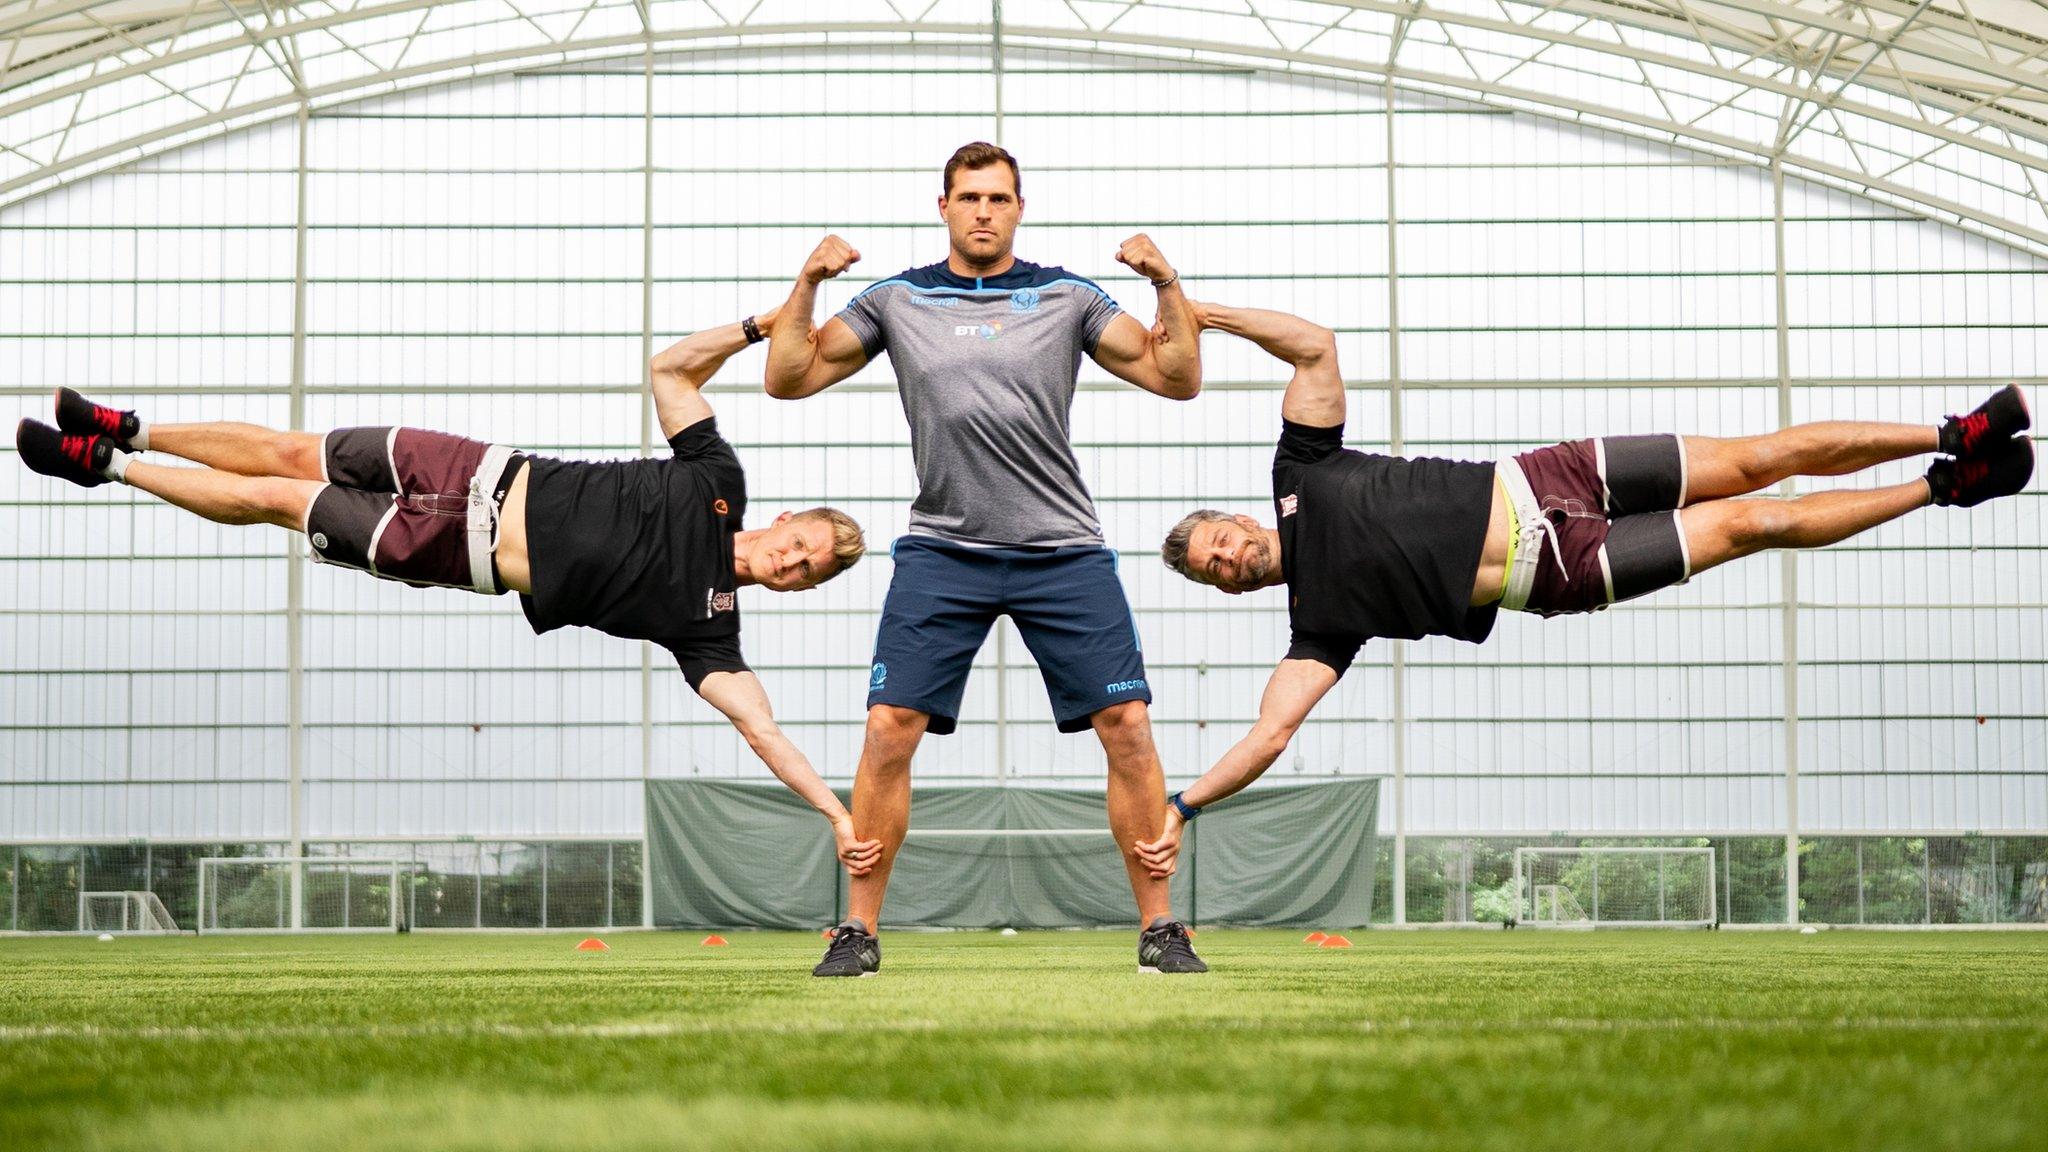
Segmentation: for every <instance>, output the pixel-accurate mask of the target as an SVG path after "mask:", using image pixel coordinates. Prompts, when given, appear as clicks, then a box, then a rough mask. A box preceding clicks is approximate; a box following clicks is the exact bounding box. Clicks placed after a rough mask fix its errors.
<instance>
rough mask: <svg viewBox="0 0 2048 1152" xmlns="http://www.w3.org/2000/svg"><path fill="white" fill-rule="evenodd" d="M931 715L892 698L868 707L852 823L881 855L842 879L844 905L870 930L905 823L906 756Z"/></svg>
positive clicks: (876, 924)
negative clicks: (892, 701) (879, 844)
mask: <svg viewBox="0 0 2048 1152" xmlns="http://www.w3.org/2000/svg"><path fill="white" fill-rule="evenodd" d="M931 721H932V718H931V717H930V716H927V715H925V714H924V713H922V712H918V711H916V710H914V709H910V708H898V707H896V706H895V705H893V704H877V705H875V706H874V707H872V708H870V709H868V725H867V739H866V741H865V742H864V743H863V744H862V745H861V752H860V767H859V769H858V770H857V771H856V772H855V774H854V777H853V826H854V832H855V834H857V835H858V836H859V837H860V838H861V839H863V840H880V841H881V842H882V855H881V858H880V859H878V860H876V862H875V866H874V868H873V869H872V870H870V871H869V872H868V874H867V875H865V876H855V877H852V878H851V879H850V880H849V881H848V883H847V897H846V911H847V915H848V916H849V917H851V918H852V919H855V920H859V921H860V922H861V923H862V924H864V925H866V926H867V930H868V931H870V932H877V931H880V930H881V917H882V897H883V896H884V895H886V894H887V893H888V890H889V871H890V869H891V868H893V867H895V864H896V852H897V850H898V849H900V848H902V847H903V836H904V833H906V832H908V831H909V829H910V758H911V756H912V755H913V754H914V753H915V752H916V751H917V745H918V742H919V741H921V740H923V739H924V730H925V728H926V727H927V726H928V725H930V724H931Z"/></svg>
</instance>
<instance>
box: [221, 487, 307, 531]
mask: <svg viewBox="0 0 2048 1152" xmlns="http://www.w3.org/2000/svg"><path fill="white" fill-rule="evenodd" d="M314 491H316V489H314V488H309V487H308V486H307V485H306V482H305V481H303V480H290V479H286V478H285V477H282V476H251V477H249V478H247V479H245V480H243V481H242V482H241V483H239V484H237V485H236V487H235V497H236V499H235V506H236V513H235V517H234V521H233V522H234V523H237V524H277V525H280V526H282V527H285V528H290V529H293V530H295V531H299V532H303V531H305V530H306V505H307V503H308V502H309V498H310V496H311V494H312V493H313V492H314Z"/></svg>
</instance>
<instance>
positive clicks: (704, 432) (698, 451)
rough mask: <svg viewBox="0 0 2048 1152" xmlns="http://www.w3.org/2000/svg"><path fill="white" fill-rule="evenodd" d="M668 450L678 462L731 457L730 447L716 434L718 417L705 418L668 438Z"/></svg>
mask: <svg viewBox="0 0 2048 1152" xmlns="http://www.w3.org/2000/svg"><path fill="white" fill-rule="evenodd" d="M668 446H669V450H670V451H672V452H674V453H675V454H676V459H678V460H701V459H703V458H705V457H707V456H731V455H732V454H733V451H732V445H731V444H728V443H726V440H725V437H723V436H720V435H719V434H718V417H716V416H706V417H705V418H703V419H702V420H699V421H697V422H696V423H695V424H692V425H690V426H689V427H688V428H685V429H683V430H682V431H681V432H678V433H676V434H675V435H673V436H671V437H669V438H668Z"/></svg>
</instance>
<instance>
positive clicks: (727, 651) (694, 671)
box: [660, 633, 752, 692]
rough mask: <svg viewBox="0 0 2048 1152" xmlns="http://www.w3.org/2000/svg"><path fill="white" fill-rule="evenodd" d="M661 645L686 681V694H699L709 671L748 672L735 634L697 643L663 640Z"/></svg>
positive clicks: (693, 641)
mask: <svg viewBox="0 0 2048 1152" xmlns="http://www.w3.org/2000/svg"><path fill="white" fill-rule="evenodd" d="M660 643H661V646H662V647H663V648H666V649H668V652H669V655H671V656H673V657H675V658H676V666H677V667H679V668H681V669H682V670H683V679H685V680H688V681H689V682H690V691H692V692H702V691H703V684H704V678H705V677H706V676H709V675H711V674H712V673H713V672H748V671H752V669H749V668H748V667H747V661H746V658H745V657H743V656H741V655H740V638H739V634H738V633H734V634H732V635H730V636H707V637H705V638H704V639H701V640H665V641H661V642H660Z"/></svg>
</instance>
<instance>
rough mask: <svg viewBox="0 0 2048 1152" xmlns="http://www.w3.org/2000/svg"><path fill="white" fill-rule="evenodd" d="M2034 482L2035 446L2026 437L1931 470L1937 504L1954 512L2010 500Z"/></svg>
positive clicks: (1941, 462)
mask: <svg viewBox="0 0 2048 1152" xmlns="http://www.w3.org/2000/svg"><path fill="white" fill-rule="evenodd" d="M2033 478H2034V442H2033V441H2032V440H2030V439H2028V438H2027V437H2025V436H2015V437H2013V438H2012V439H2010V440H2007V441H2005V442H2004V443H2003V444H2000V445H1999V446H1998V447H1996V448H1987V449H1985V450H1984V451H1982V452H1980V453H1978V454H1977V455H1975V456H1966V457H1964V458H1963V459H1961V460H1936V461H1935V462H1934V466H1933V467H1931V468H1929V469H1928V470H1927V486H1928V487H1929V488H1931V489H1933V490H1934V502H1935V503H1936V504H1940V505H1944V506H1947V507H1954V508H1974V507H1976V506H1977V505H1979V504H1982V503H1984V502H1985V501H1986V500H1996V499H1997V498H1998V497H2000V496H2010V495H2012V494H2013V493H2015V492H2018V491H2019V490H2020V489H2022V488H2025V487H2026V486H2027V481H2029V480H2031V479H2033Z"/></svg>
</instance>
